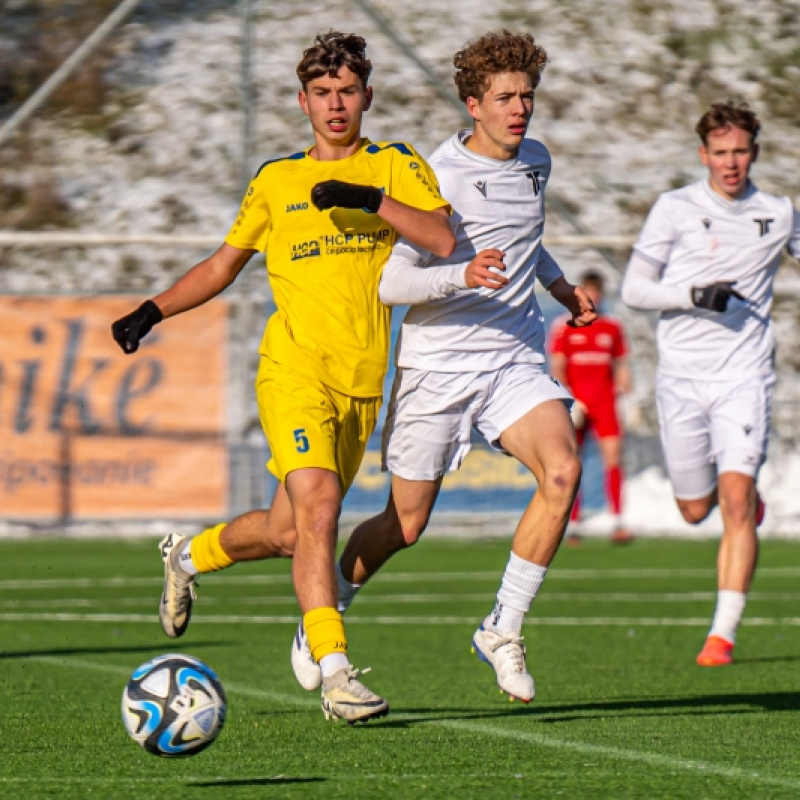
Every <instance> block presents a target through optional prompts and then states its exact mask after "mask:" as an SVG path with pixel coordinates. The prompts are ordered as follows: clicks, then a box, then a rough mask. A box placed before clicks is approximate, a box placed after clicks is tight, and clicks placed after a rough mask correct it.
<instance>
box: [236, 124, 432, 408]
mask: <svg viewBox="0 0 800 800" xmlns="http://www.w3.org/2000/svg"><path fill="white" fill-rule="evenodd" d="M327 180H340V181H346V182H348V183H357V184H362V185H368V186H377V187H378V188H380V189H381V190H382V191H383V192H384V193H385V194H387V195H388V196H389V197H392V198H394V199H395V200H399V201H401V202H403V203H406V204H407V205H410V206H414V207H416V208H419V209H422V210H424V211H431V210H433V209H436V208H441V207H443V206H446V205H447V201H446V200H445V199H444V198H443V197H442V196H441V194H440V193H439V184H438V181H437V179H436V176H435V175H434V173H433V170H432V169H431V168H430V167H429V166H428V164H427V163H426V162H425V161H424V160H423V159H422V158H421V157H420V155H419V154H418V153H417V152H416V151H415V150H414V148H413V147H411V146H410V145H408V144H406V143H405V142H377V143H372V142H370V141H369V140H368V139H364V140H363V141H362V144H361V147H360V148H359V149H358V150H357V151H356V152H355V153H354V154H353V155H352V156H350V157H348V158H344V159H341V160H338V161H317V160H315V159H313V158H311V156H309V151H308V150H306V151H304V152H300V153H295V154H294V155H291V156H288V157H287V158H281V159H277V160H275V161H268V162H267V163H265V164H263V165H262V166H261V168H260V169H259V170H258V172H257V173H256V176H255V178H253V180H252V182H251V183H250V186H249V187H248V189H247V193H246V194H245V197H244V200H243V201H242V205H241V208H240V210H239V215H238V217H237V218H236V221H235V222H234V224H233V226H232V227H231V229H230V231H229V233H228V235H227V237H226V238H225V241H226V242H227V243H228V244H230V245H232V246H233V247H238V248H240V249H243V250H260V251H265V252H266V261H267V273H268V275H269V281H270V286H271V288H272V295H273V299H274V302H275V307H276V309H277V310H276V312H275V313H274V314H273V315H272V316H271V317H270V319H269V320H268V322H267V326H266V329H265V331H264V337H263V339H262V341H261V347H260V352H261V353H262V355H265V356H267V357H268V358H270V359H271V360H272V361H274V362H276V363H278V364H281V365H286V366H287V367H290V368H291V369H292V370H295V371H297V372H300V373H301V374H304V375H308V376H310V377H313V378H316V379H318V380H320V381H321V382H322V383H324V384H325V385H327V386H331V387H332V388H334V389H336V390H337V391H339V392H342V393H343V394H347V395H350V396H353V397H374V396H377V395H380V394H382V393H383V380H384V376H385V374H386V367H387V361H388V356H389V342H390V335H391V331H390V321H391V309H389V308H387V307H386V306H384V305H383V303H381V302H380V300H379V298H378V282H379V280H380V276H381V271H382V269H383V265H384V264H385V263H386V260H387V259H388V257H389V254H390V252H391V248H392V245H393V244H394V243H395V241H396V240H397V238H398V233H397V231H396V230H395V229H394V228H393V227H392V226H391V225H389V223H387V222H384V221H383V220H382V219H381V218H380V217H379V216H378V215H377V214H372V213H370V212H368V211H362V210H355V209H347V208H332V209H329V210H327V211H318V210H317V208H316V207H315V206H314V204H313V203H312V202H311V189H312V188H313V187H314V185H315V184H317V183H319V182H320V181H327Z"/></svg>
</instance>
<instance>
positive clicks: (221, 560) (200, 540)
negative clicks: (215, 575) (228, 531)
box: [190, 522, 233, 572]
mask: <svg viewBox="0 0 800 800" xmlns="http://www.w3.org/2000/svg"><path fill="white" fill-rule="evenodd" d="M227 524H228V523H227V522H223V523H221V524H219V525H215V526H214V527H213V528H207V529H206V530H204V531H203V532H202V533H201V534H199V535H198V536H195V537H194V539H192V540H191V544H190V553H191V556H192V563H193V564H194V566H195V567H196V568H197V571H198V572H216V571H217V570H220V569H225V567H229V566H230V565H231V564H233V559H232V558H230V557H229V556H228V554H227V553H226V552H225V551H224V550H223V549H222V545H221V544H220V543H219V537H220V535H221V534H222V529H223V528H224V527H225V526H226V525H227Z"/></svg>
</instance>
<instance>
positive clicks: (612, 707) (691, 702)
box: [373, 692, 800, 728]
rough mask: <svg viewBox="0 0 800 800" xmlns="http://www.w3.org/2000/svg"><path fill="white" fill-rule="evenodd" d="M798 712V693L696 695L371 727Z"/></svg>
mask: <svg viewBox="0 0 800 800" xmlns="http://www.w3.org/2000/svg"><path fill="white" fill-rule="evenodd" d="M764 711H769V712H776V711H800V692H759V693H755V694H743V693H742V694H719V695H698V696H696V697H659V698H652V697H650V698H631V699H619V700H593V701H590V702H586V703H565V704H563V705H551V706H546V705H535V704H534V705H530V706H523V707H515V708H507V709H503V710H500V709H497V710H493V709H486V710H476V709H474V708H473V709H464V708H454V709H435V708H415V709H412V708H408V709H402V710H398V712H397V714H398V716H399V717H402V716H403V715H404V714H408V715H415V716H416V715H420V718H419V719H402V718H401V719H388V720H386V721H385V722H378V723H373V725H374V726H375V727H380V728H405V727H412V726H414V725H420V724H423V725H424V724H425V723H426V722H445V721H448V720H450V721H457V720H483V719H510V718H514V717H535V718H536V721H537V722H538V723H542V724H546V723H553V722H570V721H572V720H579V719H589V718H593V719H602V718H604V717H644V716H649V715H654V714H656V715H657V714H659V712H666V713H668V714H669V716H684V715H697V714H714V715H720V714H754V713H759V712H764Z"/></svg>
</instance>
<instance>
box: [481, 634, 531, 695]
mask: <svg viewBox="0 0 800 800" xmlns="http://www.w3.org/2000/svg"><path fill="white" fill-rule="evenodd" d="M472 652H473V653H476V654H477V656H478V658H479V659H480V660H481V661H485V662H486V663H487V664H489V666H491V667H492V668H493V669H494V671H495V675H496V676H497V685H498V686H499V687H500V690H501V691H503V692H506V694H508V695H509V697H511V699H512V700H514V699H516V700H521V701H522V702H523V703H530V701H531V700H533V698H534V697H535V696H536V686H535V684H534V682H533V678H532V677H531V675H530V674H529V673H528V668H527V667H526V666H525V645H524V644H523V643H522V636H514V635H509V636H503V634H501V633H494V632H493V631H487V630H486V629H485V628H484V627H483V625H481V626H480V628H478V630H476V631H475V634H474V635H473V637H472Z"/></svg>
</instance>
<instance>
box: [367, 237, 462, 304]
mask: <svg viewBox="0 0 800 800" xmlns="http://www.w3.org/2000/svg"><path fill="white" fill-rule="evenodd" d="M431 263H433V264H434V266H429V265H430V264H431ZM468 266H469V265H468V264H448V265H446V266H435V259H434V257H433V256H432V255H430V254H429V253H425V252H421V251H419V250H417V249H416V248H414V247H411V246H410V245H409V244H408V243H406V242H405V241H402V240H401V241H399V242H398V243H397V244H396V245H395V246H394V249H393V250H392V254H391V255H390V256H389V260H388V261H387V262H386V266H384V268H383V275H381V282H380V285H379V287H378V295H379V296H380V299H381V302H382V303H384V304H385V305H387V306H400V305H418V304H419V303H427V302H428V301H429V300H439V299H441V298H442V297H447V296H448V295H450V294H453V293H454V292H457V291H458V290H459V289H466V288H468V287H467V281H466V278H465V273H466V271H467V267H468Z"/></svg>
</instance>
